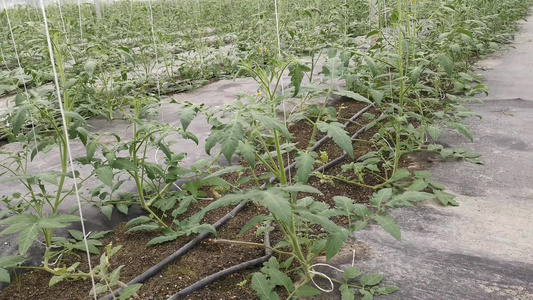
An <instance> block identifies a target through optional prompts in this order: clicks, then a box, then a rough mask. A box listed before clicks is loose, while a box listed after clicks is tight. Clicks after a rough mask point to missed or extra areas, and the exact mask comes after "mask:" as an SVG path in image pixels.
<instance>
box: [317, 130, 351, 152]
mask: <svg viewBox="0 0 533 300" xmlns="http://www.w3.org/2000/svg"><path fill="white" fill-rule="evenodd" d="M317 128H318V130H320V131H322V132H326V133H327V135H328V136H329V137H330V138H332V139H333V141H334V142H335V144H337V145H338V146H339V147H340V148H341V149H342V150H344V152H346V153H347V154H348V155H349V156H350V157H351V158H352V159H353V147H352V139H351V138H350V136H349V135H348V132H346V130H344V126H343V125H342V124H341V123H338V122H332V123H322V122H321V123H317Z"/></svg>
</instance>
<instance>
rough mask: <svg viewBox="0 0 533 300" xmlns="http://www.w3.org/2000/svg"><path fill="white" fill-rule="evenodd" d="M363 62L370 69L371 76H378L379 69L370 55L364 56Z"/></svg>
mask: <svg viewBox="0 0 533 300" xmlns="http://www.w3.org/2000/svg"><path fill="white" fill-rule="evenodd" d="M365 62H366V65H367V66H368V68H369V69H370V71H371V72H372V77H376V76H378V75H379V69H378V66H377V65H376V62H375V61H374V60H373V59H372V58H371V57H370V56H365Z"/></svg>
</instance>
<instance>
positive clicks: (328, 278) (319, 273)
mask: <svg viewBox="0 0 533 300" xmlns="http://www.w3.org/2000/svg"><path fill="white" fill-rule="evenodd" d="M316 266H323V267H328V268H331V269H333V270H335V271H338V272H341V273H342V272H344V270H341V269H339V268H337V267H334V266H332V265H330V264H324V263H317V264H314V265H311V269H313V268H314V267H316ZM309 273H311V274H315V275H319V276H321V277H323V278H325V279H326V280H327V281H329V284H330V286H331V288H329V289H325V288H322V287H321V286H319V285H318V284H317V283H316V282H315V280H314V279H313V278H312V277H311V281H312V282H313V284H314V285H315V287H316V288H317V289H319V290H321V291H322V292H325V293H331V292H333V291H334V290H335V285H334V284H333V280H331V277H329V276H328V275H326V274H324V273H322V272H318V271H315V270H311V271H309Z"/></svg>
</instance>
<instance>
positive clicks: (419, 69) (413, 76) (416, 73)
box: [409, 67, 422, 85]
mask: <svg viewBox="0 0 533 300" xmlns="http://www.w3.org/2000/svg"><path fill="white" fill-rule="evenodd" d="M421 73H422V67H416V68H414V69H413V70H411V73H410V74H409V78H410V79H411V84H413V85H416V84H417V83H418V79H419V78H420V74H421Z"/></svg>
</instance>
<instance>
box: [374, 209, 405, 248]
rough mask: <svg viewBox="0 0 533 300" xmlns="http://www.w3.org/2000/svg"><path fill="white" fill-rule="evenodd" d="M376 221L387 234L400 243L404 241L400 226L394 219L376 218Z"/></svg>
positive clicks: (387, 217) (386, 217)
mask: <svg viewBox="0 0 533 300" xmlns="http://www.w3.org/2000/svg"><path fill="white" fill-rule="evenodd" d="M374 220H376V222H377V223H378V224H379V226H381V228H383V230H385V231H386V232H388V233H390V235H392V236H393V237H394V238H395V239H397V240H398V241H399V242H401V241H402V234H401V231H400V226H398V224H397V223H396V220H394V218H391V217H389V216H379V215H378V216H375V217H374Z"/></svg>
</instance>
